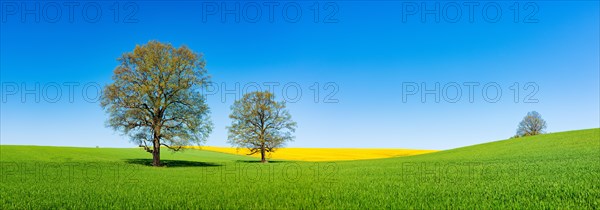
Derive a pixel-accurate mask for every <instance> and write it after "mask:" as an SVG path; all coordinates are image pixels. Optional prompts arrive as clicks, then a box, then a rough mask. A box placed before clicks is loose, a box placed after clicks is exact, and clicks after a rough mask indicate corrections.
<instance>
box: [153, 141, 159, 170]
mask: <svg viewBox="0 0 600 210" xmlns="http://www.w3.org/2000/svg"><path fill="white" fill-rule="evenodd" d="M153 143H154V150H153V151H152V166H160V140H159V139H158V136H157V135H155V136H154V141H153Z"/></svg>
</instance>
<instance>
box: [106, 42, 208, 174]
mask: <svg viewBox="0 0 600 210" xmlns="http://www.w3.org/2000/svg"><path fill="white" fill-rule="evenodd" d="M117 60H118V61H119V62H120V64H119V65H118V66H117V67H116V69H115V70H114V75H113V83H112V84H109V85H107V86H106V87H105V89H104V93H103V96H102V100H101V106H102V107H103V108H104V110H105V111H106V112H107V113H108V114H109V115H110V116H109V120H108V123H107V124H108V126H109V127H112V128H113V129H115V130H116V131H119V132H121V133H122V134H126V135H129V136H130V137H131V141H132V142H135V143H136V144H138V145H139V146H140V147H143V148H144V149H145V150H146V151H147V152H149V153H152V165H153V166H160V148H161V146H165V147H167V148H169V149H171V150H173V151H179V150H180V149H182V148H183V146H185V145H190V144H192V143H196V144H200V143H202V142H204V141H206V139H207V137H208V134H209V133H210V132H211V130H212V123H211V122H210V119H209V116H208V115H209V109H208V106H207V105H206V103H205V99H204V98H203V97H202V95H201V94H200V92H199V89H200V88H202V87H203V86H205V85H206V83H207V82H208V76H207V72H206V70H205V69H204V66H205V62H204V59H203V58H202V55H201V54H197V53H195V52H193V51H191V50H190V49H189V48H188V47H186V46H182V47H179V48H174V47H173V46H172V45H171V44H164V43H160V42H157V41H150V42H148V43H147V44H145V45H142V46H139V45H137V46H136V47H135V49H134V50H133V52H128V53H124V54H123V55H122V56H121V57H120V58H118V59H117Z"/></svg>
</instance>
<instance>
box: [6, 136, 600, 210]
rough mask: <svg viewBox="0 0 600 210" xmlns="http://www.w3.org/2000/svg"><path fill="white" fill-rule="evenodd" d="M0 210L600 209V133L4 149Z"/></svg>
mask: <svg viewBox="0 0 600 210" xmlns="http://www.w3.org/2000/svg"><path fill="white" fill-rule="evenodd" d="M0 158H1V159H0V163H1V169H2V171H1V184H0V196H1V199H0V209H13V208H19V209H21V208H27V209H47V208H68V209H81V208H85V209H97V208H119V209H120V208H144V209H146V208H169V209H170V208H210V209H213V208H226V209H232V208H233V209H237V208H243V209H246V208H263V209H271V208H293V209H297V208H319V209H321V208H329V209H365V208H367V209H370V208H395V209H397V208H401V209H406V208H409V209H414V208H416V209H422V208H427V209H430V208H434V209H439V208H467V209H471V208H478V209H504V208H519V209H522V208H526V209H529V208H536V209H538V208H561V209H562V208H570V209H597V208H599V206H600V129H588V130H579V131H570V132H562V133H553V134H545V135H540V136H534V137H525V138H518V139H510V140H503V141H497V142H492V143H486V144H480V145H474V146H469V147H463V148H457V149H452V150H446V151H441V152H436V153H431V154H425V155H418V156H410V157H400V158H389V159H378V160H363V161H340V162H332V163H323V162H319V163H311V162H290V161H272V162H271V163H269V164H260V163H258V162H256V161H258V160H257V159H255V158H250V157H245V156H236V155H229V154H222V153H216V152H209V151H196V150H187V151H184V152H183V153H171V152H168V151H165V152H164V153H163V154H162V159H163V163H165V164H166V165H167V167H162V168H154V167H150V166H149V164H150V162H151V155H150V154H148V153H146V152H144V151H143V150H141V149H109V148H72V147H41V146H8V145H3V146H1V147H0Z"/></svg>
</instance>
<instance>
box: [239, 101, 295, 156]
mask: <svg viewBox="0 0 600 210" xmlns="http://www.w3.org/2000/svg"><path fill="white" fill-rule="evenodd" d="M231 110H232V113H231V114H230V115H229V118H231V120H232V123H231V126H228V127H227V129H228V131H229V136H228V142H229V143H230V144H232V145H234V146H237V147H238V148H239V147H242V148H247V149H249V150H250V154H248V155H252V154H255V153H258V152H260V155H261V159H260V160H261V162H263V163H266V162H267V160H266V158H265V153H267V152H274V151H275V149H277V148H280V147H282V146H284V145H285V143H286V142H288V141H292V140H293V138H294V136H293V135H292V133H293V132H294V131H295V130H296V123H295V122H293V121H292V115H291V114H290V113H289V112H288V111H287V110H286V109H285V102H283V101H282V102H276V101H275V100H274V95H273V94H272V93H270V92H268V91H265V92H260V91H257V92H251V93H248V94H245V95H244V96H243V97H242V98H241V99H240V100H237V101H235V103H234V104H233V105H232V106H231Z"/></svg>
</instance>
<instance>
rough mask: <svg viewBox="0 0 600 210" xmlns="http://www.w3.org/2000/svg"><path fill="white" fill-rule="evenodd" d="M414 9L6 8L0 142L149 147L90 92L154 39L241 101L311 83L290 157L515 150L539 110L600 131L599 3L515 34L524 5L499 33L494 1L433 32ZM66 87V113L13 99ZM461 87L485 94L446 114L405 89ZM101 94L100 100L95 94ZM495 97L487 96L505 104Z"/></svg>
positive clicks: (562, 125) (30, 99)
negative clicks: (194, 58) (503, 146)
mask: <svg viewBox="0 0 600 210" xmlns="http://www.w3.org/2000/svg"><path fill="white" fill-rule="evenodd" d="M2 3H6V2H2ZM229 3H230V4H233V3H235V2H232V1H230V2H229ZM262 3H263V2H259V4H262ZM405 3H407V2H402V1H375V2H368V1H342V2H336V5H337V9H338V10H337V13H336V14H335V16H334V19H336V20H337V22H333V23H325V22H324V21H322V19H323V18H325V16H326V15H328V14H329V12H331V11H332V8H333V7H330V8H326V2H320V5H319V8H320V11H321V13H320V16H319V18H320V19H319V21H318V22H317V23H315V22H314V21H313V17H314V16H313V15H314V11H313V10H311V6H313V4H314V2H311V1H300V3H299V5H300V6H301V9H302V17H301V19H300V20H299V21H298V22H296V23H291V22H288V21H285V19H284V18H285V17H283V16H282V11H281V7H282V6H281V5H280V6H279V7H278V8H279V9H277V8H276V9H275V13H274V20H275V21H274V22H269V21H268V20H267V16H266V15H267V14H264V13H266V7H263V8H262V10H263V11H262V12H263V16H262V19H261V20H259V21H258V22H256V23H252V22H248V21H246V20H245V19H244V17H245V16H241V17H240V19H241V21H240V22H239V23H236V22H234V20H233V19H234V18H235V17H234V16H233V15H226V18H228V19H227V20H226V21H225V23H223V22H221V17H220V13H216V14H217V15H208V13H206V11H205V10H204V11H203V7H202V4H203V3H202V2H201V1H179V2H177V1H176V2H173V3H171V2H166V1H164V2H163V1H150V2H138V3H136V4H135V5H136V6H135V7H136V8H137V9H138V10H137V12H136V13H135V15H134V16H133V17H134V19H136V20H137V22H134V23H124V21H123V20H122V19H123V18H125V17H124V16H125V15H126V14H127V13H128V12H129V11H130V10H126V9H125V8H123V7H124V3H121V5H120V8H119V9H120V11H121V13H120V17H119V21H118V22H116V23H115V22H114V21H113V17H114V16H113V15H114V10H111V6H113V4H114V2H112V1H101V2H100V3H99V5H100V6H101V11H102V17H101V20H99V21H98V22H96V23H89V22H86V21H85V20H84V19H83V18H82V16H81V12H82V8H81V7H82V6H83V4H84V3H83V2H82V3H81V5H80V6H79V7H76V8H75V10H74V11H75V14H76V15H75V16H74V21H73V22H70V21H69V19H68V13H67V12H68V11H67V9H66V7H63V8H62V10H63V11H62V16H61V20H59V21H57V22H56V23H51V22H49V21H48V18H50V19H52V17H54V16H53V14H46V15H47V16H41V17H40V19H41V20H40V22H39V23H36V22H35V20H34V18H35V16H34V15H27V14H26V15H25V18H26V19H25V20H23V18H22V16H21V11H20V10H17V13H15V14H13V11H7V10H6V9H7V7H6V5H4V6H5V7H3V8H2V11H1V12H2V14H0V16H2V17H3V19H2V24H1V28H0V29H1V30H0V41H1V44H0V53H1V54H0V67H1V73H0V76H1V78H0V80H1V82H2V100H3V101H2V104H1V111H0V114H1V116H0V120H1V125H0V126H1V134H0V135H1V143H2V144H28V145H69V146H97V145H98V146H101V147H133V146H136V145H133V144H132V143H130V142H128V140H127V137H125V136H120V135H119V134H118V133H115V132H114V131H112V130H111V129H110V128H107V127H105V121H106V119H107V115H106V114H105V113H104V111H103V110H102V109H101V108H100V105H99V103H97V102H87V101H85V98H84V97H83V96H82V91H83V90H82V85H83V84H89V83H92V84H93V83H97V84H101V85H104V84H107V83H109V82H111V76H112V73H113V69H114V68H115V67H116V66H117V61H116V58H118V57H119V56H120V55H121V54H122V53H124V52H128V51H131V50H132V49H133V48H134V47H135V45H137V44H144V43H146V42H148V41H149V40H159V41H162V42H170V43H172V44H173V45H175V46H180V45H182V44H185V45H187V46H189V47H190V48H191V49H193V50H195V51H197V52H202V53H203V54H204V56H205V58H206V61H207V66H206V68H207V69H208V72H209V73H210V74H211V76H212V81H213V82H215V83H217V84H219V85H220V84H223V83H224V84H226V85H227V88H228V89H233V88H234V85H235V83H236V82H238V83H240V85H241V86H242V87H243V86H244V84H248V83H251V82H256V83H258V84H263V83H264V82H279V83H280V86H278V87H276V88H275V94H276V95H278V98H279V99H282V98H283V96H282V95H283V94H282V92H283V88H282V86H283V85H284V84H298V85H299V86H300V88H301V89H302V96H301V98H300V99H299V101H297V102H295V103H291V102H288V108H289V110H290V112H291V113H292V115H293V118H294V120H295V121H297V123H298V129H297V132H296V140H295V142H292V143H289V144H288V146H290V147H369V148H373V147H377V148H379V147H386V148H428V149H449V148H454V147H460V146H466V145H472V144H477V143H483V142H488V141H493V140H499V139H505V138H508V137H510V136H512V135H514V133H515V129H516V127H517V124H518V122H519V121H520V120H521V119H522V117H523V116H524V115H525V114H526V113H527V112H528V111H532V110H536V111H538V112H539V113H541V114H542V116H543V117H544V118H545V119H546V121H547V122H548V129H547V131H549V132H557V131H565V130H574V129H584V128H594V127H600V119H599V118H600V113H599V109H600V108H599V107H600V102H599V98H600V87H599V83H600V81H599V80H600V75H599V69H600V66H599V65H600V61H599V57H600V53H599V48H600V43H599V37H600V34H599V31H600V29H599V25H600V22H599V19H600V17H599V5H598V2H597V1H542V2H536V5H537V7H536V8H537V9H538V10H537V13H536V14H535V15H534V18H533V19H535V20H537V22H534V23H525V22H524V21H522V20H521V19H523V18H525V16H526V15H527V14H529V13H530V12H531V11H533V10H532V8H533V7H530V8H527V9H529V10H526V8H525V5H524V4H525V3H521V4H520V11H521V13H520V16H519V21H517V22H514V20H513V17H514V13H513V12H514V11H513V10H511V9H510V6H511V5H512V4H513V3H514V2H508V1H500V2H499V5H500V6H501V8H502V9H503V10H502V16H501V19H500V20H499V21H498V22H496V23H491V22H488V21H485V20H484V17H483V16H482V14H481V5H484V4H485V3H484V2H482V3H480V4H481V5H480V6H479V8H480V9H479V10H475V13H474V16H473V17H474V21H473V22H470V21H469V20H468V17H467V15H468V13H467V11H464V10H465V8H463V11H462V19H461V20H460V21H458V22H457V23H451V22H449V21H447V20H446V19H444V17H449V16H440V17H441V21H440V22H439V23H437V22H436V21H435V17H434V16H433V15H426V16H425V17H426V20H425V22H422V21H421V17H420V13H417V15H412V16H407V17H406V18H407V19H406V20H405V21H403V19H402V17H403V14H407V13H406V12H405V11H403V4H404V6H406V4H405ZM408 3H410V2H408ZM459 3H462V2H459ZM282 4H283V3H282ZM216 5H217V6H218V7H221V4H220V3H218V4H216ZM241 5H242V6H243V5H244V3H243V2H242V3H241ZM416 5H417V6H420V2H418V3H417V4H416ZM18 6H19V7H21V6H22V5H21V4H18ZM41 6H42V8H43V6H46V7H48V6H47V5H43V4H42V5H41ZM429 6H431V7H432V3H431V4H430V5H429ZM441 6H445V3H444V2H442V5H441ZM31 7H33V6H31ZM8 9H13V8H8ZM18 9H22V8H18ZM129 9H131V8H129ZM218 9H222V8H218ZM251 9H252V8H251ZM404 9H406V7H404ZM49 10H50V11H54V10H52V8H50V9H49ZM490 13H491V12H490ZM78 14H79V15H78ZM205 14H206V15H207V16H206V18H207V19H206V21H203V20H202V18H203V15H205ZM288 15H290V14H288ZM294 15H295V14H291V16H294ZM286 17H289V16H286ZM65 82H77V83H80V84H81V85H80V86H78V87H75V88H74V94H75V95H74V96H73V98H74V102H72V103H71V102H69V97H68V94H69V91H68V89H67V87H66V86H61V87H62V89H61V91H62V95H61V97H60V100H58V102H55V103H52V102H48V101H46V100H44V97H46V98H48V97H50V96H47V95H46V96H45V95H41V96H40V97H42V99H41V101H40V102H39V103H38V102H35V101H34V99H35V97H36V96H35V95H32V94H27V95H25V100H26V101H25V102H22V98H23V97H22V95H21V92H22V88H21V89H19V92H17V93H16V94H13V90H12V89H10V88H12V86H14V84H18V85H21V84H25V85H26V87H28V88H30V89H34V88H35V86H34V85H35V84H36V83H38V84H40V88H38V89H37V92H38V93H37V94H38V95H40V94H42V93H44V92H49V93H48V95H55V94H56V93H55V92H56V91H54V92H53V91H52V90H54V89H48V90H49V91H48V90H47V91H44V90H43V88H42V87H43V86H48V84H54V83H58V84H63V83H65ZM292 82H293V83H292ZM315 82H318V83H319V88H320V91H319V95H318V98H317V99H318V103H315V101H314V95H315V94H314V93H315V91H314V89H311V85H313V84H314V83H315ZM328 82H332V84H335V85H334V86H335V87H338V88H339V89H338V91H337V93H336V94H335V95H334V96H333V97H332V98H331V99H337V100H338V102H337V103H323V100H324V99H325V98H326V96H327V94H329V93H331V91H332V90H333V89H331V88H332V87H334V86H331V87H330V89H324V88H325V86H324V85H325V84H326V83H328ZM452 82H455V83H457V84H460V85H462V84H463V83H464V82H478V83H480V86H478V87H475V88H474V91H475V92H474V95H473V99H474V101H473V102H472V103H471V102H469V99H468V91H469V89H468V88H467V87H466V86H461V87H462V96H461V99H460V100H459V101H457V102H456V103H450V102H448V101H446V100H444V99H443V96H441V97H442V99H441V100H440V102H439V103H436V102H435V101H434V99H435V98H434V97H435V96H434V95H431V94H429V95H425V97H426V101H425V103H423V102H422V101H421V95H420V94H416V95H408V96H406V101H403V93H406V92H403V84H418V85H421V84H422V83H425V84H426V85H427V88H429V89H433V88H434V85H435V83H439V84H440V85H441V87H440V89H442V87H443V86H444V85H445V84H454V83H452ZM515 82H518V83H519V84H520V86H519V87H520V89H521V90H520V93H519V97H518V100H519V102H518V103H515V102H514V101H513V100H514V99H513V97H514V92H513V90H511V86H512V85H513V83H515ZM528 82H533V83H535V84H536V85H537V87H538V90H537V93H536V94H535V95H534V96H533V99H537V100H538V102H537V103H523V100H524V99H525V97H526V95H527V94H529V93H530V92H531V91H532V90H533V89H528V90H524V89H523V86H524V85H525V84H526V83H528ZM488 83H494V84H498V85H499V86H500V87H501V89H502V96H501V97H500V100H499V101H498V102H496V103H491V102H488V101H486V100H485V98H484V97H483V94H482V92H483V88H482V86H483V85H485V84H488ZM9 86H10V87H9ZM263 88H264V86H263ZM313 88H314V86H313ZM293 90H294V89H288V94H291V96H290V95H288V98H294V97H295V95H294V91H293ZM448 90H449V92H448V95H447V97H451V96H454V95H456V91H454V90H455V89H448ZM488 90H489V89H488ZM220 91H221V90H220ZM34 92H35V91H34ZM88 92H90V93H91V96H90V97H91V98H94V97H95V94H94V89H93V88H91V89H88ZM491 92H492V94H491V95H492V96H491V97H490V96H489V95H488V97H490V98H493V97H494V94H493V91H491ZM488 93H489V91H488ZM207 98H208V102H209V106H210V108H211V111H212V113H211V117H212V120H213V122H214V126H215V127H214V130H213V133H212V134H211V135H210V138H209V141H208V142H207V143H206V144H207V145H219V146H226V145H227V144H226V138H227V130H226V128H225V127H226V126H227V125H228V124H229V123H230V121H229V119H228V114H229V107H230V105H231V104H232V103H233V99H234V96H232V95H226V97H225V98H224V100H225V102H223V101H222V100H223V99H222V97H221V95H220V93H219V94H214V95H208V96H207Z"/></svg>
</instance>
